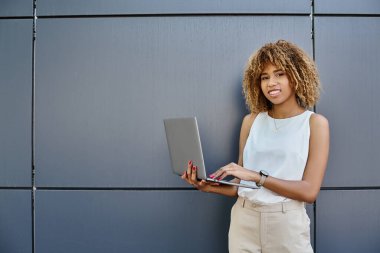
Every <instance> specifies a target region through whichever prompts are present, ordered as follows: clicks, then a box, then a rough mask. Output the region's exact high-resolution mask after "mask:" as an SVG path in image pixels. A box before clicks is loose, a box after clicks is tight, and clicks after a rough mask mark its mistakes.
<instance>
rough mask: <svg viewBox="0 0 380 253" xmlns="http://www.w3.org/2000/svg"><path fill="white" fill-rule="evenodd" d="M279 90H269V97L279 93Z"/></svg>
mask: <svg viewBox="0 0 380 253" xmlns="http://www.w3.org/2000/svg"><path fill="white" fill-rule="evenodd" d="M280 92H281V90H271V91H269V92H268V94H269V96H271V97H275V96H277V95H278V94H280Z"/></svg>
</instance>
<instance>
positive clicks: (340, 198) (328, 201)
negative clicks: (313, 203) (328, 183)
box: [317, 190, 380, 253]
mask: <svg viewBox="0 0 380 253" xmlns="http://www.w3.org/2000/svg"><path fill="white" fill-rule="evenodd" d="M379 195H380V190H361V191H322V192H321V194H320V196H319V198H318V205H317V252H321V253H330V252H331V253H336V252H345V253H355V252H366V253H378V252H379V251H380V241H379V234H380V218H379V214H380V202H379Z"/></svg>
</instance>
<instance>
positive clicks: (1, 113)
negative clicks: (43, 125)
mask: <svg viewBox="0 0 380 253" xmlns="http://www.w3.org/2000/svg"><path fill="white" fill-rule="evenodd" d="M0 31H1V36H0V48H1V57H0V65H1V68H0V80H1V86H0V118H1V131H0V140H1V142H0V161H1V166H0V175H1V176H0V186H30V185H31V181H32V179H31V170H32V166H31V164H32V162H31V153H32V152H31V138H32V137H31V124H32V123H31V122H32V120H31V112H32V20H21V19H10V20H6V19H0Z"/></svg>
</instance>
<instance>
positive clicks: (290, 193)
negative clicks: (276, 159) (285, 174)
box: [264, 176, 320, 203]
mask: <svg viewBox="0 0 380 253" xmlns="http://www.w3.org/2000/svg"><path fill="white" fill-rule="evenodd" d="M264 187H265V188H267V189H268V190H271V191H273V192H275V193H277V194H279V195H281V196H284V197H287V198H290V199H295V200H299V201H303V202H307V203H312V202H314V201H315V199H316V198H317V195H318V193H319V189H320V188H319V187H315V186H313V185H312V184H311V183H309V182H307V181H304V180H301V181H292V180H282V179H278V178H274V177H270V176H269V177H268V178H267V179H266V180H265V183H264Z"/></svg>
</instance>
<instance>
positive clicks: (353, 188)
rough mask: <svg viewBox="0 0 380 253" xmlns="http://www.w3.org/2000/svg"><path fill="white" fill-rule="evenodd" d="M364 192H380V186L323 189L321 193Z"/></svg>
mask: <svg viewBox="0 0 380 253" xmlns="http://www.w3.org/2000/svg"><path fill="white" fill-rule="evenodd" d="M362 190H380V186H341V187H321V191H362Z"/></svg>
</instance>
